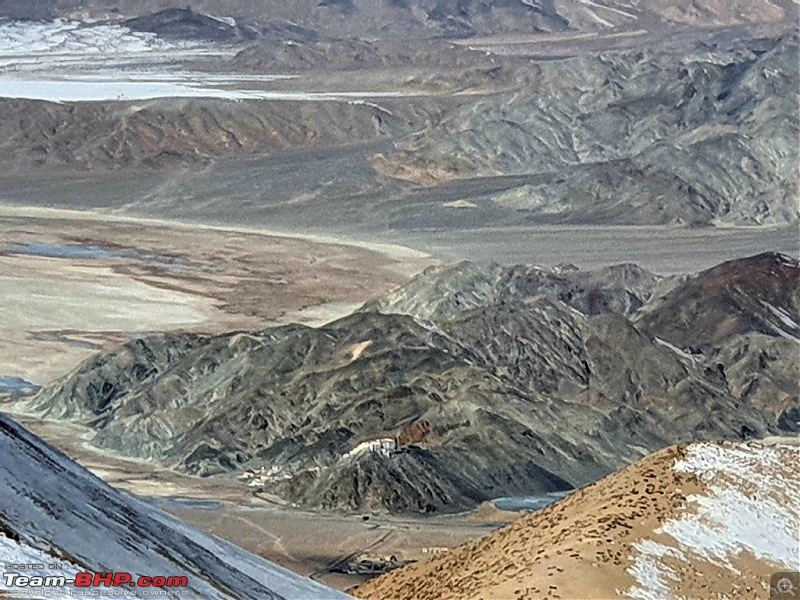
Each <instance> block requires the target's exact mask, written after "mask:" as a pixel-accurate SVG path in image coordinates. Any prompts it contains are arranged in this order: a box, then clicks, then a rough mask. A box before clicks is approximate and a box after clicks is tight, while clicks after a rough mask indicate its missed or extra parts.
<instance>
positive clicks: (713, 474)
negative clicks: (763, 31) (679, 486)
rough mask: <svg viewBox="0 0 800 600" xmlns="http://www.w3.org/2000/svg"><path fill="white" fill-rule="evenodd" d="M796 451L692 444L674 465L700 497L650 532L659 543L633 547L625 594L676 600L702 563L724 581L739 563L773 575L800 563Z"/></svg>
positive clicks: (798, 453) (798, 459) (736, 572)
mask: <svg viewBox="0 0 800 600" xmlns="http://www.w3.org/2000/svg"><path fill="white" fill-rule="evenodd" d="M798 467H800V448H798V447H796V446H789V445H778V446H771V447H770V446H765V445H762V444H746V445H745V444H739V445H718V444H694V445H692V446H690V447H689V448H688V449H687V451H686V456H685V457H684V458H683V459H682V460H679V461H677V462H676V463H675V466H674V470H675V472H676V473H679V474H686V475H691V476H694V477H696V478H697V479H698V480H699V481H700V482H701V483H702V485H703V486H704V488H705V489H704V490H703V492H701V493H698V494H693V495H691V496H689V497H688V498H687V504H686V507H685V508H684V510H682V511H681V512H680V513H679V514H677V515H675V516H674V517H673V518H672V519H670V520H667V521H666V522H664V523H663V524H662V525H661V528H660V529H659V530H657V531H656V532H655V533H656V534H658V538H659V540H662V541H655V540H653V539H646V540H642V541H639V542H637V543H635V544H634V547H635V549H636V551H637V552H638V555H636V557H635V560H634V564H633V566H632V567H631V568H630V569H629V572H630V573H631V574H632V575H633V576H634V578H635V579H636V585H635V586H634V587H633V588H631V589H630V590H629V591H628V596H629V597H631V598H636V599H638V600H663V599H664V598H668V597H670V596H671V595H674V592H675V590H674V588H675V587H680V582H681V581H682V580H683V579H684V575H685V572H684V573H682V572H681V571H685V570H687V569H689V568H692V569H695V570H697V569H698V568H699V566H700V565H701V564H703V563H708V564H710V565H713V566H714V567H716V568H717V569H718V570H719V571H718V573H719V572H721V573H725V572H727V573H728V575H727V576H728V577H732V578H733V577H736V576H737V575H739V574H740V572H741V571H740V564H741V563H742V562H743V561H749V560H752V559H755V560H758V561H764V562H765V563H767V564H768V565H771V567H772V569H773V570H774V571H776V572H777V571H793V570H796V569H797V567H798V565H800V541H799V540H798V533H800V494H798V492H797V470H798Z"/></svg>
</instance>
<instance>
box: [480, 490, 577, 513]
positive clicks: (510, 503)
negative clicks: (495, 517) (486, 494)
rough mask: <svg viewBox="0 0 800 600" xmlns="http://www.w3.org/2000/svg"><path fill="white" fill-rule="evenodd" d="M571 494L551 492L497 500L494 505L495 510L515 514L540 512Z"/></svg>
mask: <svg viewBox="0 0 800 600" xmlns="http://www.w3.org/2000/svg"><path fill="white" fill-rule="evenodd" d="M569 493H570V492H551V493H549V494H544V495H541V496H509V497H503V498H495V499H494V500H493V503H494V506H495V508H497V509H498V510H508V511H513V512H520V511H526V510H530V511H532V510H540V509H542V508H544V507H545V506H549V505H551V504H552V503H553V502H556V501H557V500H561V498H563V497H564V496H566V495H567V494H569Z"/></svg>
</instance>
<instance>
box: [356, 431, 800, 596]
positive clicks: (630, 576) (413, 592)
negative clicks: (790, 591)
mask: <svg viewBox="0 0 800 600" xmlns="http://www.w3.org/2000/svg"><path fill="white" fill-rule="evenodd" d="M791 442H792V440H782V441H775V442H771V443H769V444H760V443H738V444H691V445H688V446H680V447H672V448H668V449H667V450H663V451H661V452H659V453H657V454H655V455H653V456H651V457H648V458H646V459H644V460H642V461H640V462H637V463H636V464H634V465H632V466H630V467H628V468H626V469H624V470H622V471H620V472H618V473H614V474H613V475H610V476H609V477H607V478H605V479H603V480H602V481H599V482H598V483H596V484H594V485H591V486H589V487H587V488H584V489H582V490H580V491H578V492H575V493H573V494H571V495H570V496H568V497H567V498H565V499H564V500H561V501H559V502H557V503H556V504H554V505H551V506H549V507H547V508H544V509H542V510H540V511H538V512H536V513H534V514H531V515H528V516H525V517H522V518H520V519H518V520H517V521H516V522H514V523H513V524H512V525H510V526H509V527H507V528H505V529H502V530H500V531H497V532H495V533H492V534H491V535H489V536H487V537H486V538H484V539H482V540H479V541H477V542H473V543H470V544H467V545H465V546H462V547H460V548H456V549H454V550H452V551H450V552H448V553H447V554H446V555H444V556H442V557H437V558H434V559H432V560H428V561H424V562H421V563H417V564H415V565H411V566H408V567H405V568H403V569H400V570H398V571H394V572H392V573H389V574H387V575H383V576H381V577H379V578H378V579H374V580H372V581H369V582H368V583H366V584H364V585H362V586H360V587H358V588H356V589H355V590H353V592H354V594H355V595H356V596H358V597H359V598H364V599H375V600H401V599H408V600H411V599H413V600H434V599H442V600H444V599H456V598H457V599H459V600H461V599H467V598H481V599H487V600H488V599H494V598H497V599H500V598H503V599H505V598H515V599H523V598H524V599H533V598H572V599H576V600H577V599H578V598H587V599H589V598H591V599H596V598H630V599H636V600H663V599H664V598H671V597H681V598H716V597H725V598H765V597H767V596H768V595H769V590H770V585H771V584H772V585H773V586H774V585H775V582H774V581H772V582H771V581H770V578H771V576H772V574H773V573H776V572H781V571H792V570H794V569H795V568H796V566H797V564H798V562H799V561H800V550H798V545H797V537H796V536H797V531H798V528H800V502H799V501H798V499H799V497H798V495H797V494H796V493H794V491H793V490H794V489H795V488H796V486H797V484H798V475H797V474H798V472H800V449H799V448H798V447H797V446H796V445H788V444H789V443H791Z"/></svg>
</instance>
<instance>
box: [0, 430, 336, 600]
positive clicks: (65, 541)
mask: <svg viewBox="0 0 800 600" xmlns="http://www.w3.org/2000/svg"><path fill="white" fill-rule="evenodd" d="M0 556H2V557H3V561H4V563H6V564H20V565H31V564H43V565H45V566H49V567H50V568H49V569H48V570H47V571H35V572H31V571H30V570H27V571H20V574H21V575H26V576H30V575H35V576H54V577H59V576H63V577H65V578H67V579H70V578H74V576H75V574H76V573H79V572H92V573H94V572H101V573H108V572H112V573H113V572H116V573H120V572H126V573H130V574H132V576H133V582H134V583H135V582H136V581H137V579H138V577H140V576H148V577H154V576H162V575H163V576H170V577H172V576H174V577H186V579H187V583H188V585H187V586H186V587H182V588H180V589H177V588H176V589H173V590H172V592H176V591H178V592H179V593H180V592H181V591H184V590H185V591H186V592H187V593H189V594H191V595H192V596H193V597H197V598H208V599H212V598H213V599H234V598H235V599H240V598H263V599H265V600H280V599H282V598H285V599H289V598H297V599H301V598H302V599H304V600H305V599H308V598H321V599H322V598H324V599H325V600H329V599H333V598H347V596H346V595H344V594H341V593H339V592H337V591H335V590H332V589H330V588H327V587H325V586H322V585H320V584H318V583H315V582H313V581H311V580H309V579H305V578H303V577H299V576H297V575H294V574H292V573H290V572H289V571H286V570H285V569H282V568H281V567H278V566H276V565H273V564H271V563H268V562H267V561H265V560H263V559H261V558H259V557H257V556H255V555H253V554H250V553H249V552H246V551H244V550H241V549H240V548H237V547H236V546H234V545H232V544H229V543H227V542H223V541H222V540H219V539H217V538H212V537H211V536H208V535H206V534H203V533H200V532H198V531H196V530H194V529H192V528H191V527H189V526H188V525H185V524H184V523H182V522H181V521H179V520H178V519H176V518H175V517H172V516H170V515H167V514H166V513H163V512H161V511H160V510H158V509H156V508H154V507H152V506H150V505H148V504H145V503H144V502H142V501H140V500H136V499H134V498H133V497H131V496H128V495H127V494H124V493H122V492H119V491H117V490H115V489H113V488H112V487H110V486H109V485H107V484H105V483H103V482H102V481H100V480H99V479H98V478H97V477H95V476H94V475H92V474H91V473H89V472H88V471H87V470H86V469H84V468H82V467H80V466H78V465H77V464H75V463H74V462H72V461H71V460H70V459H69V458H67V457H66V456H64V455H63V454H61V453H60V452H58V451H57V450H55V449H53V448H51V447H50V446H49V445H48V444H46V443H45V442H43V441H42V440H40V439H38V438H36V437H35V436H33V435H32V434H30V433H28V432H27V431H25V430H24V429H22V428H21V427H20V426H19V425H17V424H16V423H14V422H13V421H12V420H10V419H8V418H7V417H6V416H4V415H0ZM54 564H60V565H62V568H61V569H56V568H53V565H54ZM6 571H8V572H10V571H11V570H10V569H9V568H7V569H6ZM11 590H17V593H25V592H26V590H24V589H22V590H19V589H18V588H16V587H15V586H14V585H13V584H11V585H8V582H7V578H4V580H3V581H0V596H3V597H5V596H4V593H3V592H4V591H11ZM159 591H161V590H159ZM48 592H52V593H53V594H56V593H58V592H59V590H58V589H54V590H48ZM68 592H72V593H68ZM74 592H75V588H73V587H72V586H70V589H69V590H63V595H59V596H50V597H54V598H55V597H59V598H62V597H63V598H70V597H72V595H73V594H74ZM126 592H127V593H129V594H130V595H131V596H136V597H139V596H142V595H145V596H146V595H153V594H155V590H153V588H149V589H148V588H138V589H135V588H134V587H129V589H127V590H126ZM148 592H149V593H148Z"/></svg>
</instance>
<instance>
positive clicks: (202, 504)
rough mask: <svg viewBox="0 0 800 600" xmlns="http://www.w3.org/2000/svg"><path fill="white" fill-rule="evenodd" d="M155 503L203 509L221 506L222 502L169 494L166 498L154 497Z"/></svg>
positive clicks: (166, 506)
mask: <svg viewBox="0 0 800 600" xmlns="http://www.w3.org/2000/svg"><path fill="white" fill-rule="evenodd" d="M156 503H157V504H158V505H159V506H161V507H162V508H165V509H168V508H204V509H217V508H222V507H223V506H225V505H224V503H223V502H220V501H219V500H205V499H203V498H184V497H182V496H169V497H166V498H158V499H156Z"/></svg>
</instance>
